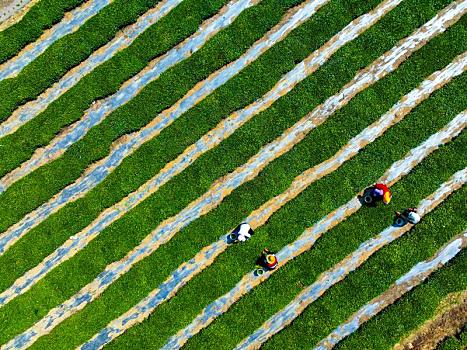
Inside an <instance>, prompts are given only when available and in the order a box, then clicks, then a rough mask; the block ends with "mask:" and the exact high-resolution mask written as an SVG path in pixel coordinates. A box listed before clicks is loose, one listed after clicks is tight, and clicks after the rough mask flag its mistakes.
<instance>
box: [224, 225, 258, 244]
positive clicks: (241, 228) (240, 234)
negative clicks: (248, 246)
mask: <svg viewBox="0 0 467 350" xmlns="http://www.w3.org/2000/svg"><path fill="white" fill-rule="evenodd" d="M252 235H253V229H252V228H251V226H250V225H248V224H247V223H246V222H243V223H241V224H240V225H238V226H237V227H236V228H235V230H233V231H232V233H231V234H230V235H229V238H230V240H231V241H240V242H245V241H246V240H247V239H249V238H250V237H251V236H252Z"/></svg>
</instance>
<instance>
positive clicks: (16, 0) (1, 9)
mask: <svg viewBox="0 0 467 350" xmlns="http://www.w3.org/2000/svg"><path fill="white" fill-rule="evenodd" d="M30 2H31V0H0V23H1V22H3V21H6V20H7V19H9V18H10V17H12V16H13V15H14V14H16V13H17V12H21V10H22V9H23V8H25V7H26V5H27V4H28V3H30Z"/></svg>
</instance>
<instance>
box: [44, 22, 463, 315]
mask: <svg viewBox="0 0 467 350" xmlns="http://www.w3.org/2000/svg"><path fill="white" fill-rule="evenodd" d="M430 24H431V23H430ZM420 32H422V29H419V30H418V31H416V34H414V35H413V36H411V37H409V38H407V39H406V40H404V41H402V42H401V43H400V45H399V46H400V47H404V46H406V47H407V46H411V44H408V43H411V41H412V40H415V39H414V38H417V34H418V33H420ZM423 32H425V31H423ZM426 33H429V31H426ZM416 40H417V41H418V38H417V39H416ZM418 42H421V41H418ZM399 46H396V47H395V48H393V49H392V50H390V51H388V52H387V53H386V54H385V55H383V56H382V57H381V58H380V59H378V60H376V61H375V63H374V64H373V65H371V66H370V67H368V68H367V69H366V70H364V71H362V72H360V73H358V74H357V76H356V77H355V78H354V79H353V80H352V81H351V82H350V83H348V84H347V85H346V87H344V89H343V91H344V93H343V92H340V93H339V94H337V95H335V96H332V97H331V98H329V99H328V100H327V101H326V102H325V103H324V104H322V105H320V106H319V107H318V108H316V109H315V110H314V111H313V112H311V114H310V115H309V116H306V117H305V118H303V119H302V120H301V121H300V122H298V123H297V124H295V126H294V127H292V128H290V129H289V130H287V131H286V132H285V133H284V134H283V135H282V136H281V137H280V138H278V139H277V140H276V141H274V142H272V143H270V144H269V145H267V146H265V147H263V148H262V150H261V151H260V152H259V153H258V154H257V155H256V156H254V157H252V158H250V160H249V161H248V162H247V163H246V164H245V165H244V166H242V167H240V168H238V169H237V170H236V171H235V172H233V173H231V174H229V175H228V176H226V177H224V178H223V179H222V181H216V182H215V184H214V185H213V186H212V187H211V189H210V190H209V191H208V192H206V193H205V194H204V195H203V196H201V197H200V198H199V199H198V200H196V201H194V202H192V203H191V204H190V205H189V206H188V207H187V208H185V209H184V210H182V211H181V212H180V213H179V214H178V215H176V216H175V217H172V218H169V219H167V220H165V221H164V222H163V223H162V224H161V225H159V227H158V228H156V229H155V230H154V231H153V232H152V233H151V234H150V235H149V236H147V237H146V238H145V239H144V240H143V241H142V242H141V243H140V245H139V246H138V247H136V248H135V249H133V250H132V251H131V252H129V253H128V254H127V256H126V257H125V258H124V259H122V260H121V261H120V262H115V263H113V264H110V265H109V266H108V268H107V269H106V270H105V272H103V273H102V274H100V275H99V277H98V278H97V279H96V280H95V281H94V282H92V283H91V284H90V285H89V286H90V287H89V288H86V287H85V288H83V289H82V291H81V292H80V293H78V295H81V294H85V295H89V296H91V295H93V298H94V297H96V296H97V295H99V294H100V293H102V292H103V290H104V289H105V288H106V286H108V285H110V284H111V283H112V282H113V281H114V280H115V279H117V278H118V277H119V276H120V275H122V274H123V273H125V272H126V271H128V270H129V269H130V268H131V266H132V265H134V264H135V263H136V262H137V261H140V260H142V259H143V258H144V257H146V256H148V255H150V254H151V253H152V252H154V251H155V250H156V249H157V248H158V247H159V246H160V245H161V244H164V243H165V242H167V241H168V240H170V238H171V237H173V236H174V235H175V234H176V232H178V231H179V230H181V229H182V228H183V227H185V226H186V225H188V224H189V223H190V222H191V221H193V220H194V219H196V218H197V217H199V216H201V215H204V214H206V213H207V212H208V211H209V210H212V209H213V208H215V207H216V206H217V205H219V203H220V202H221V201H222V200H223V198H225V197H226V196H227V195H229V194H230V193H231V192H232V191H233V190H234V189H235V188H236V187H238V186H240V184H241V183H243V182H246V181H249V180H251V179H252V178H254V177H255V176H256V175H257V174H258V173H259V172H260V171H261V170H262V169H264V167H265V166H266V165H267V164H268V163H269V162H271V161H272V160H273V159H275V158H277V157H278V156H280V155H281V154H283V153H284V152H286V151H288V150H289V149H291V148H292V147H293V146H294V145H295V144H296V143H298V142H299V141H301V140H302V139H303V138H304V137H305V135H306V133H307V132H309V131H310V130H311V129H313V128H314V127H316V126H318V125H319V124H321V123H322V122H324V121H325V120H326V118H327V116H329V115H331V114H332V113H333V112H334V111H336V110H337V109H339V108H342V106H344V105H345V104H346V103H348V102H349V101H350V99H351V98H352V97H353V96H355V95H356V94H357V93H358V92H359V91H362V90H363V89H365V88H366V87H367V86H368V85H370V84H371V83H374V82H376V81H377V80H379V79H380V78H382V77H383V76H384V75H386V74H388V73H389V72H390V71H391V70H394V69H396V68H397V66H398V65H399V64H400V63H401V58H402V59H405V58H406V57H407V56H408V52H410V51H409V49H406V50H400V49H399ZM461 71H462V69H461ZM336 96H337V97H336ZM91 233H92V232H91ZM91 233H87V234H86V235H85V234H78V235H75V236H73V237H71V238H70V240H69V241H67V242H66V243H65V244H64V246H63V247H62V248H59V249H58V250H57V253H56V254H55V255H54V257H53V258H52V259H50V261H51V262H53V261H55V260H57V259H60V255H64V254H63V253H66V252H67V251H68V252H69V253H68V254H67V256H66V258H70V257H71V256H73V255H74V254H76V252H77V251H79V250H80V249H82V247H83V246H84V245H85V244H87V242H86V241H87V240H89V239H90V238H92V235H91ZM44 265H50V263H48V264H44ZM91 286H92V287H91ZM76 298H77V299H79V300H83V301H84V299H88V298H84V299H83V298H82V297H76ZM87 301H89V300H87ZM72 304H74V303H72ZM82 307H84V305H83V306H82Z"/></svg>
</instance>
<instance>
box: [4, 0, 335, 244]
mask: <svg viewBox="0 0 467 350" xmlns="http://www.w3.org/2000/svg"><path fill="white" fill-rule="evenodd" d="M326 1H328V0H318V1H316V0H315V1H307V2H305V3H304V4H303V5H300V6H297V8H294V9H292V10H291V11H290V13H289V14H288V15H286V16H285V17H284V19H283V20H282V21H281V22H280V23H279V24H278V25H277V26H275V27H274V28H273V29H271V31H269V32H268V33H267V34H266V35H265V36H264V37H263V38H262V39H260V40H258V41H257V42H256V43H255V44H254V45H253V46H252V47H251V48H250V49H249V50H248V51H247V52H246V53H245V54H244V55H242V56H241V57H240V58H239V59H238V60H236V61H235V62H234V63H232V64H231V65H230V67H231V68H232V69H231V70H232V72H230V75H232V74H235V73H237V72H238V71H239V70H241V69H242V68H243V67H244V66H245V65H247V64H249V63H251V62H252V61H254V60H255V59H256V58H257V57H259V55H261V53H263V52H264V51H266V50H267V49H268V48H270V47H271V46H272V45H273V44H274V43H275V42H277V41H280V40H282V39H283V38H284V37H285V36H286V35H287V34H288V33H289V32H290V31H291V30H292V29H294V28H295V27H296V26H298V25H299V24H300V23H302V22H303V21H304V20H306V19H307V18H309V17H310V16H311V15H312V14H313V13H314V12H315V11H316V10H317V9H318V8H319V7H320V6H322V5H323V4H324V3H325V2H326ZM174 52H175V53H177V50H174ZM315 67H316V68H317V64H315ZM316 68H315V69H316ZM225 71H226V68H223V69H221V70H220V71H217V72H215V73H213V74H212V75H211V76H210V77H209V78H208V79H207V80H206V81H210V80H215V78H216V77H220V76H223V74H224V73H225ZM291 76H292V77H293V74H291ZM222 79H226V77H225V76H224V77H223V78H222ZM284 80H285V79H284ZM283 85H284V83H282V84H281V85H278V87H277V88H276V90H279V92H281V90H280V89H282V90H284V89H285V91H284V92H283V93H285V92H286V91H287V87H283ZM286 86H287V85H286ZM291 88H292V87H290V88H289V89H291ZM195 89H196V87H195ZM274 92H277V91H274ZM195 93H196V90H195V91H192V92H191V93H189V94H188V96H191V95H193V94H195ZM270 95H271V97H269V99H265V100H267V101H268V102H269V100H270V101H271V102H270V103H272V101H273V99H274V98H276V99H277V98H278V96H276V95H275V94H274V93H271V94H270ZM183 102H184V101H183V100H182V101H181V103H179V105H183ZM196 102H197V101H196ZM196 102H194V103H196ZM265 104H266V103H265V102H263V101H259V102H257V103H256V104H253V105H252V106H251V107H250V110H251V111H250V110H247V112H249V114H247V115H248V116H250V117H251V116H253V115H254V113H255V112H256V113H258V112H257V110H258V109H265V108H266V107H267V106H263V105H265ZM257 106H259V107H257ZM255 107H256V108H255ZM184 108H185V109H186V108H187V107H186V106H184ZM179 113H180V114H182V113H183V111H181V112H179ZM244 118H245V119H246V118H247V116H245V117H244ZM161 119H162V118H161ZM245 121H246V120H245ZM164 122H165V123H167V121H166V120H164ZM165 126H167V125H162V126H161V127H165ZM219 129H220V128H219ZM232 130H235V127H234V126H232ZM209 136H211V135H209ZM209 138H211V137H209ZM128 139H129V137H128ZM221 139H222V138H221ZM221 139H220V140H221ZM212 147H214V145H213V146H211V148H212ZM123 149H124V147H123ZM124 156H125V155H120V157H122V158H123V157H124ZM192 158H193V157H192ZM107 161H108V162H109V163H110V164H105V161H104V162H99V163H97V164H95V165H94V166H91V167H90V168H88V169H87V170H86V172H85V173H84V175H83V176H82V177H81V178H79V179H78V180H77V181H76V182H75V183H74V184H72V185H70V186H68V187H66V188H65V189H64V190H62V191H61V192H60V193H58V194H57V195H55V196H54V197H53V198H52V199H51V200H50V201H49V202H48V203H45V204H44V205H42V206H41V207H39V208H38V209H36V210H35V211H34V212H32V213H30V214H29V215H28V216H26V217H25V218H24V219H23V220H22V221H21V222H19V223H18V226H19V227H21V228H20V230H21V232H18V233H17V234H18V237H20V236H22V235H24V234H26V233H27V232H28V231H29V230H30V229H31V228H33V227H34V226H36V225H38V224H39V223H40V222H41V221H43V220H45V219H46V218H47V217H48V216H49V215H50V214H52V213H54V212H56V211H57V210H59V209H60V208H61V207H63V206H64V205H65V204H66V203H67V202H70V201H75V200H77V199H78V198H80V197H82V196H84V195H85V194H86V193H87V192H88V191H89V190H91V189H92V188H94V187H95V186H97V184H99V183H100V182H101V181H103V180H104V178H105V177H106V176H107V175H108V173H110V172H111V171H112V170H113V168H115V167H116V166H118V164H119V163H120V162H121V160H116V159H115V158H114V157H109V158H108V159H107ZM101 163H103V164H101ZM105 165H107V167H109V168H110V169H105V168H104V169H102V168H101V167H102V166H105ZM187 165H189V162H188V164H187ZM181 170H182V169H180V170H179V172H180V171H181ZM172 176H173V175H172ZM168 180H169V179H168V178H166V179H163V181H165V182H166V181H168ZM151 182H152V183H151ZM158 182H159V181H156V179H154V180H152V181H150V182H149V183H148V185H146V186H144V185H143V187H142V189H141V190H140V191H139V194H138V193H135V194H134V196H138V197H140V199H139V200H137V201H135V202H134V204H133V205H132V206H135V205H136V204H137V203H139V202H140V201H142V200H143V199H144V198H146V197H147V196H148V195H149V194H150V193H151V191H152V193H153V192H154V191H155V190H156V188H154V189H151V188H152V187H155V186H156V185H157V186H161V183H158ZM148 189H150V190H148ZM143 192H146V194H143V195H141V193H143ZM133 201H134V200H133ZM124 207H128V204H125V205H124ZM129 209H130V208H128V210H129ZM118 210H119V211H120V209H118ZM44 213H46V214H44ZM30 222H32V223H33V225H30V224H29V223H30ZM1 250H2V249H0V251H1Z"/></svg>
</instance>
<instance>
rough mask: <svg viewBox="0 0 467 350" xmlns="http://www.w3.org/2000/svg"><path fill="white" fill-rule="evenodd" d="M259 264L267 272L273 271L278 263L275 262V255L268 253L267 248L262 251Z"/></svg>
mask: <svg viewBox="0 0 467 350" xmlns="http://www.w3.org/2000/svg"><path fill="white" fill-rule="evenodd" d="M260 262H261V263H260V265H261V266H262V267H264V268H266V269H268V270H274V269H275V268H276V267H277V265H278V264H279V262H278V261H277V257H276V254H275V253H272V252H270V251H269V249H267V248H265V249H264V250H263V252H262V254H261V258H260Z"/></svg>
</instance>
